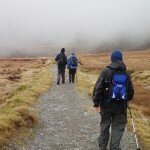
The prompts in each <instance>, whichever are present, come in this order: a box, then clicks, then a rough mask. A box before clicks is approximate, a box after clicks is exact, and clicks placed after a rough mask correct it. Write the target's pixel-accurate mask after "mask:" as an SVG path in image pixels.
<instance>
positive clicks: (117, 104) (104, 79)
mask: <svg viewBox="0 0 150 150" xmlns="http://www.w3.org/2000/svg"><path fill="white" fill-rule="evenodd" d="M111 61H112V62H111V64H110V65H109V66H107V67H106V68H104V69H103V70H102V72H101V74H100V76H99V78H98V80H97V82H96V84H95V87H94V90H93V103H94V107H95V109H96V111H97V112H100V115H101V123H100V127H101V132H100V136H99V148H100V150H106V148H107V145H108V141H109V137H111V140H110V150H120V148H119V145H120V141H121V138H122V135H123V133H124V130H125V126H126V123H127V114H126V113H127V103H128V101H130V100H132V98H133V95H134V89H133V84H132V81H131V77H130V75H129V74H128V73H127V72H126V66H125V64H124V63H123V56H122V53H121V51H120V50H115V51H113V52H112V54H111ZM114 71H120V72H126V75H127V79H128V82H127V94H128V96H127V100H126V101H123V102H122V101H119V100H117V101H110V99H109V92H108V91H109V89H110V84H111V83H112V74H113V72H114ZM110 127H111V133H110V132H109V130H110ZM109 134H111V135H109Z"/></svg>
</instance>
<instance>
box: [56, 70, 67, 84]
mask: <svg viewBox="0 0 150 150" xmlns="http://www.w3.org/2000/svg"><path fill="white" fill-rule="evenodd" d="M60 78H62V83H65V69H64V70H58V75H57V83H60Z"/></svg>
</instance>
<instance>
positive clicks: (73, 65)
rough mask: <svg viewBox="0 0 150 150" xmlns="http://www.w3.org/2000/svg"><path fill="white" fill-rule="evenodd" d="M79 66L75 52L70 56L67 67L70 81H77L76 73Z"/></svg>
mask: <svg viewBox="0 0 150 150" xmlns="http://www.w3.org/2000/svg"><path fill="white" fill-rule="evenodd" d="M77 67H78V59H77V57H76V55H75V53H72V54H71V56H70V57H69V58H68V61H67V68H68V69H69V82H70V83H71V82H72V83H74V82H75V74H76V71H77Z"/></svg>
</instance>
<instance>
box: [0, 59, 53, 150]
mask: <svg viewBox="0 0 150 150" xmlns="http://www.w3.org/2000/svg"><path fill="white" fill-rule="evenodd" d="M43 59H44V60H45V61H44V63H43ZM0 62H1V63H0V64H1V70H0V71H1V72H3V74H1V76H0V80H1V81H2V83H3V84H1V90H2V91H3V93H1V96H2V97H3V98H2V99H1V105H0V149H2V148H4V147H5V145H6V144H7V143H8V142H9V140H10V139H11V138H12V137H14V136H15V135H16V133H17V132H18V131H19V132H20V131H22V130H24V129H28V128H30V127H32V126H34V125H35V124H36V123H37V116H36V115H35V112H34V110H33V108H32V107H33V104H34V103H35V102H36V100H37V96H38V95H39V94H40V93H42V92H44V91H46V90H47V89H48V88H49V86H50V83H51V79H52V74H50V73H49V67H50V65H51V64H52V61H50V60H49V59H48V58H34V59H29V58H28V59H12V58H11V59H0ZM18 68H19V69H18ZM10 75H17V76H20V79H17V80H16V79H11V80H10V79H9V78H8V76H10Z"/></svg>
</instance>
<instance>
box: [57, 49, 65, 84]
mask: <svg viewBox="0 0 150 150" xmlns="http://www.w3.org/2000/svg"><path fill="white" fill-rule="evenodd" d="M55 61H57V66H58V75H57V84H58V85H59V83H60V77H62V84H65V69H66V65H67V56H66V55H65V49H64V48H62V49H61V53H60V54H58V55H57V56H56V58H55Z"/></svg>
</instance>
